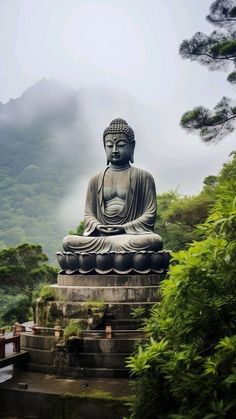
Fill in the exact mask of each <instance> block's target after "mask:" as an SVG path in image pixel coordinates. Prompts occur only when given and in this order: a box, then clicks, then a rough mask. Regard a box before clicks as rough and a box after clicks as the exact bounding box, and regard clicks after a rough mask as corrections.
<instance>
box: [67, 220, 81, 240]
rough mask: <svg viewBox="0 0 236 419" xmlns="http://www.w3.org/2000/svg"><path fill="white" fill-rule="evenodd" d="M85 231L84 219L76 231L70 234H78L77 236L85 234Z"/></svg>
mask: <svg viewBox="0 0 236 419" xmlns="http://www.w3.org/2000/svg"><path fill="white" fill-rule="evenodd" d="M83 232H84V221H80V223H79V225H78V227H77V228H76V231H70V232H69V234H76V235H77V236H83Z"/></svg>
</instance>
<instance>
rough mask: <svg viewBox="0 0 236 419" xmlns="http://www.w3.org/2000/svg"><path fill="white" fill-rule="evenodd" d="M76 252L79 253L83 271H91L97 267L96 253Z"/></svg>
mask: <svg viewBox="0 0 236 419" xmlns="http://www.w3.org/2000/svg"><path fill="white" fill-rule="evenodd" d="M76 253H77V254H78V257H79V264H80V269H81V271H83V273H86V272H90V271H92V270H93V269H94V268H95V266H96V255H95V254H94V253H85V252H83V253H79V252H76Z"/></svg>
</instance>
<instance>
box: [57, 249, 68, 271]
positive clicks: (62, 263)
mask: <svg viewBox="0 0 236 419" xmlns="http://www.w3.org/2000/svg"><path fill="white" fill-rule="evenodd" d="M57 260H58V263H59V265H60V267H61V269H63V271H65V270H66V269H67V263H66V255H63V253H61V252H57Z"/></svg>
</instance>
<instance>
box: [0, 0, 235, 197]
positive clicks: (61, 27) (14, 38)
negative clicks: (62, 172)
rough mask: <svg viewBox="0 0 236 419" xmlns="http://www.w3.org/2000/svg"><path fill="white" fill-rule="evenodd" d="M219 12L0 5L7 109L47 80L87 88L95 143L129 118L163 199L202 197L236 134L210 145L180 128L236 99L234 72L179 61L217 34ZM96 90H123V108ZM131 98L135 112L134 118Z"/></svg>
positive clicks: (176, 6) (198, 3)
mask: <svg viewBox="0 0 236 419" xmlns="http://www.w3.org/2000/svg"><path fill="white" fill-rule="evenodd" d="M211 3H212V1H209V0H40V1H38V0H0V101H2V102H3V103H5V102H7V101H8V100H9V99H10V98H11V97H13V98H15V97H18V96H19V95H21V93H22V92H23V91H24V90H25V89H26V88H28V87H29V86H30V85H32V84H34V83H35V82H37V81H38V80H39V79H41V78H42V77H45V78H53V79H56V80H58V81H60V82H62V83H63V84H65V85H67V86H70V87H73V88H76V89H85V91H86V89H88V92H89V94H88V99H87V105H86V106H87V119H88V123H89V115H90V113H89V110H90V109H91V114H92V116H91V124H93V129H92V133H93V134H94V135H101V132H97V131H96V130H98V129H101V128H102V127H103V128H105V127H106V125H107V124H108V122H110V120H109V118H110V119H113V118H115V117H119V116H120V117H123V118H125V119H127V120H128V122H130V123H131V125H132V126H133V128H134V130H135V133H136V134H137V150H136V160H135V164H136V165H137V166H139V167H145V168H146V169H148V170H149V171H150V172H152V173H153V174H154V176H155V178H157V185H158V187H157V189H158V191H159V192H162V191H164V190H168V189H171V188H176V187H177V186H178V185H180V192H182V193H187V194H191V193H192V194H193V193H196V192H198V191H199V189H200V187H201V181H202V180H203V179H204V177H205V176H207V175H209V174H216V173H217V171H218V170H219V168H220V167H221V165H222V163H223V162H224V161H227V158H228V155H229V153H230V152H231V151H232V150H233V149H234V147H235V146H234V144H235V140H234V135H235V134H233V135H231V136H230V137H226V138H225V139H224V140H223V141H222V143H220V144H219V145H216V146H213V145H212V146H206V145H204V144H202V143H201V142H200V140H199V138H198V137H197V136H193V135H187V134H186V133H185V132H184V131H183V130H182V129H181V128H180V127H179V120H180V117H181V115H182V114H183V112H185V111H186V110H189V109H191V108H193V107H194V106H196V105H200V104H201V105H205V106H209V107H212V106H214V105H215V104H216V103H217V101H219V100H220V99H221V97H222V96H223V95H226V96H234V93H235V92H233V89H232V87H231V86H230V85H229V83H227V81H226V75H227V74H226V73H224V72H210V71H209V70H208V69H207V68H206V67H203V66H201V65H200V64H197V63H191V62H189V61H185V60H182V59H181V58H180V57H179V55H178V48H179V44H180V42H181V41H182V40H183V39H185V38H190V37H191V36H192V35H193V34H194V33H195V32H196V31H199V30H201V31H204V32H206V33H209V32H211V31H212V30H213V29H214V28H213V27H211V25H210V24H208V23H207V22H206V20H205V16H206V14H207V13H208V10H209V5H210V4H211ZM93 89H94V91H95V90H97V89H98V90H99V91H100V92H102V91H103V89H104V91H105V92H106V95H108V96H109V91H113V90H115V91H117V92H119V93H120V94H121V97H122V99H121V100H119V104H117V106H116V104H115V103H113V106H112V108H111V109H107V108H106V107H105V105H104V103H103V102H101V103H100V102H99V101H100V99H99V97H100V98H101V97H102V95H101V94H100V95H98V96H96V99H95V98H94V97H93ZM122 92H123V93H122ZM127 98H129V99H127ZM130 98H132V100H133V101H134V102H135V103H137V106H136V107H135V108H134V109H131V107H129V106H128V104H129V103H130ZM122 100H123V103H122ZM95 102H96V103H95ZM131 102H132V101H131ZM96 110H97V116H96ZM95 120H96V123H95V124H94V121H95ZM143 137H145V138H143ZM99 153H100V151H99ZM101 153H102V151H101ZM95 166H96V165H95ZM92 169H93V171H94V167H93V168H92ZM92 169H91V171H92Z"/></svg>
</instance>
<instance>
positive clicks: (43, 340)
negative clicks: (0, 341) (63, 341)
mask: <svg viewBox="0 0 236 419" xmlns="http://www.w3.org/2000/svg"><path fill="white" fill-rule="evenodd" d="M58 340H59V338H56V337H55V336H45V335H32V333H31V332H28V333H27V332H26V333H24V332H21V334H20V344H21V346H22V347H26V348H32V349H43V350H49V351H50V350H53V349H54V348H55V346H56V344H57V343H58Z"/></svg>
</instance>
